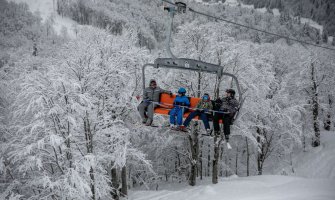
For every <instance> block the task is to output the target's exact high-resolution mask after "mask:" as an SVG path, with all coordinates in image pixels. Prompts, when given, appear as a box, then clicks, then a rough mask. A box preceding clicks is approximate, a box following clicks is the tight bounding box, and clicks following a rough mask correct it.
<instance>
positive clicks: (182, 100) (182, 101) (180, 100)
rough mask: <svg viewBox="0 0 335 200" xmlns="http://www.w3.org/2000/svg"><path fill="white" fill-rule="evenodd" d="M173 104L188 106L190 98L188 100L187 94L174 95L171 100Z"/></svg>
mask: <svg viewBox="0 0 335 200" xmlns="http://www.w3.org/2000/svg"><path fill="white" fill-rule="evenodd" d="M173 105H175V107H176V106H190V100H188V97H187V96H176V98H175V99H174V101H173Z"/></svg>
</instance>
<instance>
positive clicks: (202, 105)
mask: <svg viewBox="0 0 335 200" xmlns="http://www.w3.org/2000/svg"><path fill="white" fill-rule="evenodd" d="M196 107H197V108H200V109H208V110H213V104H212V102H211V101H210V100H209V101H204V100H203V99H201V100H200V101H199V102H198V104H197V106H196Z"/></svg>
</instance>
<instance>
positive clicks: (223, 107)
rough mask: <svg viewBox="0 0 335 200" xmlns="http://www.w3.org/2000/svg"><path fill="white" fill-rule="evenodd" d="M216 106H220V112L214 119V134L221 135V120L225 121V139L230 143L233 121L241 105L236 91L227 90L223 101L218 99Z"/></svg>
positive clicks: (216, 113)
mask: <svg viewBox="0 0 335 200" xmlns="http://www.w3.org/2000/svg"><path fill="white" fill-rule="evenodd" d="M215 104H216V105H218V104H219V105H220V107H219V110H218V111H220V112H224V113H220V112H215V114H214V119H213V126H214V134H216V135H219V134H220V124H219V121H220V119H222V120H223V133H224V135H225V139H226V141H227V142H228V140H229V135H230V125H231V123H232V119H233V117H234V115H235V113H236V112H237V110H238V107H239V103H238V101H237V100H236V99H235V90H233V89H227V90H226V95H225V97H224V98H222V99H217V100H216V101H215Z"/></svg>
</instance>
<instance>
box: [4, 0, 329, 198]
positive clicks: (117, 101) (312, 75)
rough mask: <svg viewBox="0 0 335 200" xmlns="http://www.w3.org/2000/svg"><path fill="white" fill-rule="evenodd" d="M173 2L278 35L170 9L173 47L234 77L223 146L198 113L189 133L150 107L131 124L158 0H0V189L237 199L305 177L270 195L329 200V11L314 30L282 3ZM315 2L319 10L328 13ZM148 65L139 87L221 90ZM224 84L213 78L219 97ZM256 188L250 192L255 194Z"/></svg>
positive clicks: (163, 28)
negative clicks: (233, 107) (239, 103)
mask: <svg viewBox="0 0 335 200" xmlns="http://www.w3.org/2000/svg"><path fill="white" fill-rule="evenodd" d="M302 1H304V0H302ZM306 1H309V0H306ZM172 2H174V1H172ZM182 2H184V3H186V4H187V6H189V7H191V8H192V9H194V10H198V11H201V12H204V13H209V14H211V15H214V16H216V17H220V18H223V19H225V20H230V21H233V22H236V23H239V24H243V25H245V26H250V27H255V28H257V29H262V30H266V31H268V32H272V33H276V34H279V35H283V36H285V37H278V36H273V35H269V34H265V33H262V32H257V31H255V30H251V29H248V28H245V27H240V26H237V25H232V24H227V23H225V22H222V21H218V20H214V19H212V18H209V17H204V16H200V15H196V14H195V13H192V12H185V13H180V14H178V15H175V16H174V23H173V26H172V40H171V50H172V51H173V53H174V54H175V55H176V56H177V57H180V58H190V59H195V60H200V61H204V62H207V63H213V64H216V65H220V66H222V68H223V70H224V72H227V73H231V74H234V75H235V76H236V77H237V78H238V80H239V86H240V88H241V91H242V94H243V97H244V103H243V107H241V110H240V113H239V117H238V118H237V120H236V121H235V122H234V123H233V125H232V126H231V132H232V133H231V138H230V145H231V147H232V149H228V148H227V146H226V145H225V142H223V141H222V140H221V139H220V138H219V137H214V138H213V137H202V136H201V134H202V133H204V132H205V129H204V128H203V126H202V122H201V121H199V122H196V121H192V122H191V127H192V129H193V132H192V134H185V133H175V132H172V131H170V130H169V129H168V128H164V127H163V124H166V123H168V116H163V115H155V116H154V124H156V125H157V126H159V127H150V126H144V125H143V124H142V123H141V118H140V115H139V113H138V110H137V106H138V105H139V103H140V102H141V100H142V99H141V98H137V97H138V96H142V93H143V89H142V84H143V83H142V66H143V65H144V64H145V63H153V62H154V60H155V59H156V58H165V57H167V54H166V42H165V41H166V39H167V34H166V32H167V30H168V26H169V13H168V12H167V11H166V10H164V6H165V7H166V6H169V5H168V4H166V3H165V2H163V1H161V0H99V1H98V0H37V1H28V0H9V1H8V0H0V199H6V200H7V199H10V200H16V199H17V200H18V199H53V200H56V199H80V200H86V199H87V200H88V199H94V200H97V199H101V200H104V199H143V200H144V199H148V200H150V199H152V200H154V199H183V200H187V199H192V200H197V199H225V198H224V197H227V198H228V197H229V198H228V199H230V200H232V199H247V198H242V196H239V195H238V193H243V190H241V191H239V188H247V189H249V188H250V187H251V188H253V187H255V186H254V185H249V184H248V183H249V182H254V184H255V185H257V184H259V183H261V182H262V181H264V184H265V183H268V184H270V183H269V182H267V181H270V182H271V181H273V180H275V181H278V183H277V184H278V185H279V184H284V183H288V182H289V181H292V182H294V183H296V185H307V189H306V191H305V190H303V189H301V188H297V189H296V190H295V189H294V188H295V186H296V185H294V186H292V185H291V186H292V187H291V188H290V184H288V185H286V187H287V188H286V189H287V190H286V189H285V188H284V189H283V191H282V192H281V195H284V194H283V193H285V192H286V191H288V193H290V192H296V193H297V194H295V193H294V194H295V196H285V199H302V198H304V199H325V200H328V199H329V200H331V199H335V188H334V185H335V105H334V104H335V89H334V86H335V39H333V38H334V37H335V31H334V27H333V24H334V23H335V22H334V18H329V19H328V18H327V19H328V21H327V20H325V21H327V22H325V21H322V24H321V25H324V26H325V28H324V29H322V28H321V29H319V26H313V25H310V24H308V23H304V21H302V20H301V19H300V17H297V16H295V15H294V14H292V13H290V12H284V9H280V10H279V12H278V13H277V14H275V12H273V10H272V9H275V8H277V7H276V6H273V7H268V8H267V9H265V11H262V10H258V9H256V7H260V6H255V8H250V6H248V5H245V4H243V3H248V4H255V5H256V3H255V1H241V2H240V1H235V0H226V1H217V0H213V1H208V0H206V1H205V0H204V1H200V0H183V1H182ZM259 2H260V1H259ZM285 2H286V1H285ZM318 2H319V1H318ZM320 2H323V1H320ZM327 2H328V4H325V5H326V7H324V6H323V7H322V8H326V9H328V10H327V13H328V12H329V16H335V5H334V4H333V3H332V2H330V1H327ZM329 2H330V3H329ZM259 5H260V4H259ZM285 5H286V6H288V5H287V4H285ZM327 5H328V6H329V8H327ZM318 12H320V13H321V12H322V11H318ZM324 12H326V11H324ZM303 17H306V18H307V17H310V16H307V15H305V16H303ZM311 18H312V19H317V16H314V17H311ZM327 24H328V25H327ZM321 25H320V26H321ZM288 37H290V38H294V39H296V40H301V41H306V42H308V43H312V44H316V45H320V46H322V47H327V48H328V49H324V48H318V47H315V46H311V45H307V44H303V43H299V42H296V41H292V40H290V39H289V38H288ZM331 49H332V50H331ZM146 73H147V74H146V76H147V77H146V80H147V82H146V83H144V84H145V85H146V86H147V85H148V84H149V80H150V79H151V78H155V79H156V81H157V84H158V86H159V87H161V88H163V89H165V90H169V91H172V92H173V93H177V90H178V88H179V87H184V88H186V90H187V95H188V96H192V97H200V96H201V95H203V94H205V93H208V94H210V96H211V97H213V98H214V96H215V92H216V88H217V87H219V86H217V80H216V78H215V76H214V75H212V74H206V73H198V72H190V71H180V70H174V69H163V68H162V69H153V68H150V70H147V71H146ZM199 83H200V84H199ZM236 87H237V85H236V84H235V83H234V82H233V81H232V79H230V78H228V79H225V80H223V81H222V82H221V84H220V96H222V95H223V91H224V90H225V89H227V88H234V89H236ZM198 123H199V124H198ZM211 127H212V124H211ZM272 177H273V178H272ZM296 177H303V178H304V179H302V178H301V179H298V178H296ZM284 178H286V179H284ZM248 181H249V182H248ZM290 183H291V182H290ZM225 184H228V185H225ZM229 184H230V185H229ZM239 184H240V185H239ZM271 184H273V185H276V183H274V182H271ZM292 184H293V183H292ZM221 187H222V191H225V189H226V190H227V188H230V191H226V192H222V193H220V191H221V189H220V188H221ZM259 187H260V188H255V191H253V190H252V189H250V191H249V193H248V194H250V195H249V196H248V197H253V195H256V193H257V192H256V190H257V191H258V190H267V187H265V186H264V188H262V187H263V186H259ZM296 187H298V186H296ZM185 188H186V190H185V191H184V190H183V189H185ZM192 188H197V189H196V190H193V189H192ZM292 188H293V189H292ZM320 188H322V189H320ZM309 190H310V191H309ZM175 191H181V193H174V192H175ZM195 191H200V192H203V193H200V192H199V193H196V192H195ZM231 191H234V193H233V192H231ZM271 191H272V190H271ZM156 192H157V193H156ZM159 192H160V193H159ZM182 192H184V196H183V195H182V194H183V193H182ZM192 192H193V193H194V194H192ZM229 192H231V193H229ZM299 192H300V193H299ZM200 194H204V196H201V195H200ZM276 194H278V195H279V194H280V193H279V192H278V193H276V191H273V192H268V193H267V195H268V196H265V198H264V196H262V197H263V199H280V198H276V197H275V195H276ZM159 195H160V196H159ZM196 195H198V196H196ZM215 195H221V198H219V197H217V196H215ZM241 195H242V194H241ZM243 195H246V194H243ZM257 195H259V194H257ZM286 195H288V194H286ZM317 195H319V196H317ZM230 197H231V198H230ZM308 197H310V198H308ZM321 197H322V198H321ZM249 199H261V197H260V196H254V198H249Z"/></svg>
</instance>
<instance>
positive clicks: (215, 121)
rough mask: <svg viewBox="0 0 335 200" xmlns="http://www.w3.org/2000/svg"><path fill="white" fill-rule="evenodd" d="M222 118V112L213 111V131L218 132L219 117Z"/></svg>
mask: <svg viewBox="0 0 335 200" xmlns="http://www.w3.org/2000/svg"><path fill="white" fill-rule="evenodd" d="M221 118H222V114H221V113H217V112H215V113H214V117H213V126H214V131H215V132H219V131H220V124H219V122H220V119H221Z"/></svg>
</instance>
